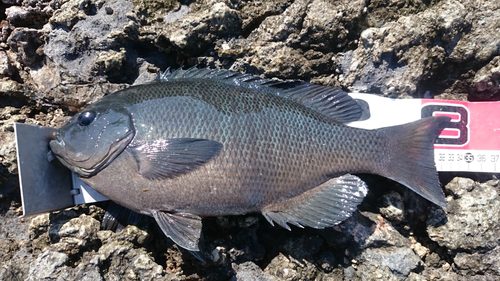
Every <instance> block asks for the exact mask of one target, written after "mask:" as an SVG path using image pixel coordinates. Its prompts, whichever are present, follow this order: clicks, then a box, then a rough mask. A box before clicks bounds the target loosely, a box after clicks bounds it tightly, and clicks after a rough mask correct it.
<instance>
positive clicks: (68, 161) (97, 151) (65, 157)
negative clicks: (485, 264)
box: [50, 106, 135, 177]
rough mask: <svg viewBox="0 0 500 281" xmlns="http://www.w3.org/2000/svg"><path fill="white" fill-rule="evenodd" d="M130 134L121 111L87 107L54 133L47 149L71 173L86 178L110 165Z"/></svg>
mask: <svg viewBox="0 0 500 281" xmlns="http://www.w3.org/2000/svg"><path fill="white" fill-rule="evenodd" d="M134 134H135V132H134V129H133V124H132V119H131V116H130V115H129V113H128V112H127V111H126V110H125V109H123V108H118V109H116V108H102V107H101V108H99V107H98V106H97V107H95V106H94V107H92V106H91V107H89V108H88V109H86V110H84V111H82V112H80V113H79V114H77V115H75V116H74V117H73V118H71V120H70V121H68V123H66V124H65V125H64V126H63V127H62V128H61V129H59V131H57V132H56V134H55V136H56V139H55V140H52V141H51V142H50V148H51V150H52V152H53V153H54V154H55V155H56V156H57V158H58V159H59V160H61V162H62V163H63V164H64V165H65V166H67V167H68V168H69V169H71V170H72V171H73V172H75V173H77V174H78V175H80V176H82V177H90V176H93V175H95V174H96V173H98V172H99V171H100V170H102V169H103V168H105V167H106V166H107V165H108V164H109V163H111V162H112V161H113V160H114V159H115V158H116V157H117V156H118V155H119V154H120V153H121V152H122V151H123V150H124V149H125V148H126V147H127V145H128V144H129V143H130V141H131V140H132V139H133V137H134Z"/></svg>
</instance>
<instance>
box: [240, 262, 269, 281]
mask: <svg viewBox="0 0 500 281" xmlns="http://www.w3.org/2000/svg"><path fill="white" fill-rule="evenodd" d="M233 269H234V271H235V272H236V276H234V277H233V278H232V279H231V281H233V280H234V281H236V280H262V281H275V280H277V279H276V278H275V277H273V276H272V275H269V274H267V273H265V272H264V271H262V269H260V267H258V266H257V265H256V264H255V263H253V262H249V261H248V262H244V263H242V264H233Z"/></svg>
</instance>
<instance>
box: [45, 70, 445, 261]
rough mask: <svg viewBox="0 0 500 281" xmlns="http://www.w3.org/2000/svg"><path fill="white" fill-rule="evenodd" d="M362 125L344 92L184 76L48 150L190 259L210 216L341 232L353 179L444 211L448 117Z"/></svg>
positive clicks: (108, 101) (101, 112)
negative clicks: (440, 168) (387, 186)
mask: <svg viewBox="0 0 500 281" xmlns="http://www.w3.org/2000/svg"><path fill="white" fill-rule="evenodd" d="M362 115H363V108H362V106H361V105H360V103H359V102H358V101H356V100H355V99H353V98H351V97H350V96H349V95H348V93H347V92H345V91H343V90H341V89H337V88H333V87H328V86H322V85H315V84H311V83H307V82H304V81H297V80H292V81H283V80H278V79H266V78H260V77H255V76H252V75H249V74H242V73H238V72H233V71H230V70H222V69H210V68H197V67H192V68H188V69H182V68H179V69H177V70H176V71H173V72H172V71H170V70H167V71H165V72H163V73H160V74H159V76H158V78H157V79H156V80H155V81H152V82H149V83H146V84H142V85H135V86H130V87H128V88H126V89H124V90H120V91H117V92H115V93H112V94H110V95H107V96H105V97H103V98H102V99H100V100H99V101H97V102H95V103H93V104H90V105H89V106H88V107H86V108H85V109H84V110H82V111H81V112H79V113H78V114H76V115H75V116H73V117H72V118H71V119H70V120H69V121H68V122H67V123H66V124H65V125H63V126H62V127H61V128H60V129H59V130H58V131H57V132H56V133H55V136H54V139H53V140H51V141H50V144H49V145H50V149H51V151H52V153H53V154H54V155H55V156H56V158H57V159H59V161H60V162H61V163H63V164H64V165H65V166H66V167H68V168H69V169H70V170H71V171H73V172H74V173H76V174H77V175H78V176H79V177H80V178H81V179H82V181H83V182H85V183H86V184H88V185H89V186H90V187H92V188H94V189H95V190H97V191H98V192H99V193H101V194H102V195H104V196H106V197H107V198H109V199H110V200H112V201H114V202H116V203H117V204H119V205H121V206H123V207H125V208H128V209H131V210H133V211H135V212H138V213H140V214H144V215H148V216H152V217H153V218H154V219H155V221H156V222H157V223H158V225H159V226H160V228H161V229H162V231H163V232H164V234H165V235H166V236H167V237H169V238H171V239H172V240H173V241H174V242H175V243H176V244H177V245H179V246H180V247H182V248H185V249H187V250H189V251H192V252H198V251H200V248H199V244H200V236H201V230H202V218H203V217H207V216H225V215H242V214H247V213H258V212H260V213H262V215H263V216H264V217H265V218H266V219H267V220H268V221H269V223H271V224H272V225H274V224H278V225H280V226H282V227H284V228H286V229H288V230H290V229H291V228H290V226H292V225H294V226H297V227H312V228H317V229H323V228H327V227H332V226H335V225H337V224H339V223H340V222H342V221H344V220H346V219H347V218H349V217H350V216H351V214H352V213H353V212H354V211H356V209H357V206H358V205H359V204H360V203H361V202H362V201H363V199H364V197H365V196H366V195H367V192H368V187H367V184H366V183H365V182H364V181H362V180H361V179H360V178H359V177H358V176H356V175H354V174H358V173H370V174H377V175H381V176H384V177H387V178H389V179H392V180H394V181H396V182H398V183H400V184H402V185H404V186H406V187H408V188H409V189H411V190H412V191H414V192H416V193H417V194H419V195H420V196H422V197H423V198H425V199H427V200H429V201H430V202H432V203H434V204H436V205H438V206H442V207H444V206H446V200H445V196H444V194H443V191H442V189H441V187H440V184H439V179H438V174H437V171H436V167H435V163H434V144H433V143H434V141H435V140H436V138H437V137H438V136H439V134H440V133H441V131H442V130H443V129H444V128H445V127H446V125H447V124H448V122H449V121H450V118H449V117H446V116H437V117H427V118H423V119H420V120H417V121H414V122H412V123H407V124H403V125H398V126H392V127H386V128H380V129H374V130H365V129H359V128H354V127H350V126H348V124H349V123H350V122H353V121H357V120H359V119H360V117H361V116H362Z"/></svg>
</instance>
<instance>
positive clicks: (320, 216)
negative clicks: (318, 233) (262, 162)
mask: <svg viewBox="0 0 500 281" xmlns="http://www.w3.org/2000/svg"><path fill="white" fill-rule="evenodd" d="M367 193H368V189H367V186H366V183H364V182H363V181H362V180H361V179H360V178H358V177H356V176H353V175H349V174H347V175H344V176H341V177H338V178H333V179H330V180H329V181H327V182H325V183H323V184H321V185H319V186H317V187H315V188H313V189H311V190H309V191H306V192H304V193H302V194H300V195H298V196H296V197H292V198H290V199H287V200H285V201H281V202H278V203H274V204H271V205H268V206H266V207H264V208H263V209H262V214H263V215H264V217H265V218H266V219H267V220H268V221H269V223H271V224H272V225H274V224H273V222H275V223H277V224H279V225H280V226H282V227H284V228H286V229H288V230H290V226H288V224H292V225H295V226H298V227H304V226H308V227H313V228H318V229H322V228H325V227H331V226H334V225H336V224H338V223H340V222H342V221H344V220H345V219H347V218H348V217H350V216H351V214H352V213H353V212H354V211H355V210H356V208H357V206H358V205H359V204H360V203H361V202H362V201H363V199H364V198H365V196H366V194H367Z"/></svg>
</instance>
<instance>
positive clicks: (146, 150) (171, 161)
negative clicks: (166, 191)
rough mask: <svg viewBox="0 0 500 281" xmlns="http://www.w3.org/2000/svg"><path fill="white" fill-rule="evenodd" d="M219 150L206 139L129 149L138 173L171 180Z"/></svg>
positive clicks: (215, 143) (156, 142)
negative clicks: (135, 162)
mask: <svg viewBox="0 0 500 281" xmlns="http://www.w3.org/2000/svg"><path fill="white" fill-rule="evenodd" d="M221 149H222V144H221V143H220V142H217V141H213V140H207V139H193V138H179V139H167V140H157V141H152V142H146V143H141V144H138V145H134V146H130V147H129V148H127V150H128V151H129V152H130V153H131V154H132V155H133V156H134V158H135V160H136V161H137V164H138V167H139V173H140V174H141V175H142V176H144V177H145V178H147V179H151V180H154V179H165V178H173V177H176V176H178V175H180V174H183V173H186V172H189V171H192V170H194V169H196V168H198V167H199V166H201V165H203V164H205V163H206V162H208V161H209V160H210V159H212V158H213V157H214V156H216V155H217V154H218V153H219V151H220V150H221Z"/></svg>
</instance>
